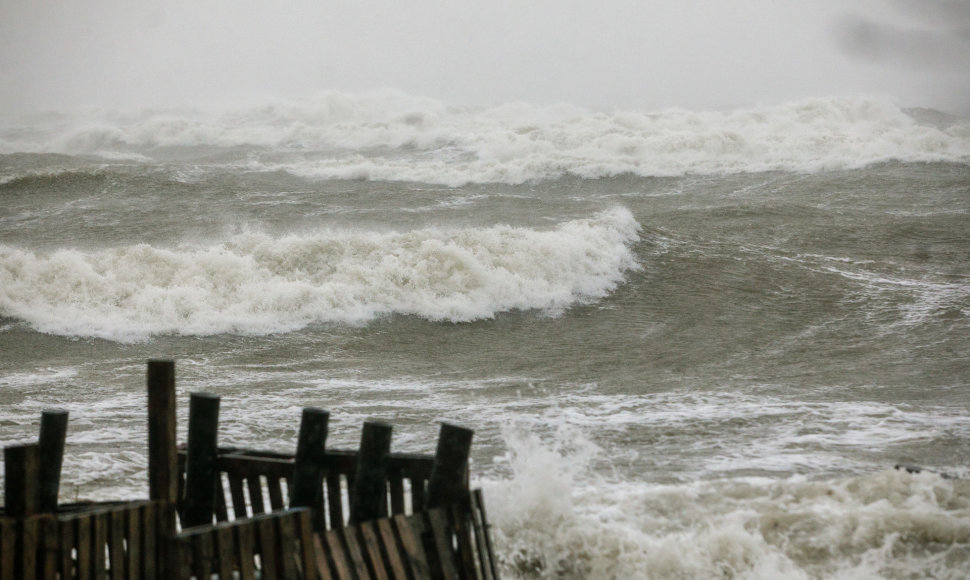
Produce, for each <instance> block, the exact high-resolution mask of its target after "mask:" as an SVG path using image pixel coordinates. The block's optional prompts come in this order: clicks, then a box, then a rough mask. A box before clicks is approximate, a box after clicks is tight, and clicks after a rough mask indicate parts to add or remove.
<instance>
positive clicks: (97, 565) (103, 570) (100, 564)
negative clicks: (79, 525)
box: [91, 512, 108, 578]
mask: <svg viewBox="0 0 970 580" xmlns="http://www.w3.org/2000/svg"><path fill="white" fill-rule="evenodd" d="M91 521H92V523H93V524H94V529H93V536H92V542H91V549H92V551H93V552H94V553H93V554H92V555H93V556H94V558H93V564H94V574H95V576H97V577H98V578H104V577H105V575H106V574H107V572H108V562H107V554H106V550H105V548H107V545H108V514H106V513H104V512H102V513H97V514H93V517H92V518H91Z"/></svg>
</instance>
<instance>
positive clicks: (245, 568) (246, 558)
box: [234, 522, 256, 580]
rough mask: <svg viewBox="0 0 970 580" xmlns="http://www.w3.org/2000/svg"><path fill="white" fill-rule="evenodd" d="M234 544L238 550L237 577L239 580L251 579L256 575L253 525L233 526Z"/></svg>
mask: <svg viewBox="0 0 970 580" xmlns="http://www.w3.org/2000/svg"><path fill="white" fill-rule="evenodd" d="M234 529H235V534H236V546H237V549H238V550H239V577H240V579H241V580H253V578H255V577H256V563H255V560H254V556H255V550H256V540H255V534H254V531H253V526H252V525H251V524H249V523H248V522H247V523H246V524H245V525H241V526H235V528H234Z"/></svg>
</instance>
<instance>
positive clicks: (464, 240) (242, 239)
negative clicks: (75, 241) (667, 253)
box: [0, 208, 640, 341]
mask: <svg viewBox="0 0 970 580" xmlns="http://www.w3.org/2000/svg"><path fill="white" fill-rule="evenodd" d="M639 229H640V226H639V224H638V223H637V222H636V220H635V219H634V218H633V216H632V214H631V213H630V212H629V211H628V210H627V209H625V208H615V209H611V210H607V211H604V212H602V213H599V214H597V215H595V216H593V217H591V218H588V219H578V220H573V221H567V222H564V223H561V224H559V225H558V226H556V227H554V228H553V229H550V230H536V229H525V228H516V227H511V226H505V225H496V226H491V227H483V228H466V229H452V230H445V229H438V228H428V229H420V230H413V231H407V232H376V231H357V230H348V231H321V232H311V233H302V234H290V235H285V236H282V237H273V236H270V235H268V234H265V233H262V232H248V233H243V234H238V235H236V236H233V237H232V238H231V239H229V240H226V241H223V242H220V243H215V244H211V245H207V246H180V247H174V248H166V247H154V246H150V245H147V244H136V245H130V246H124V247H118V248H110V249H103V250H98V251H82V250H78V249H73V248H64V249H60V250H57V251H54V252H51V253H39V252H35V251H32V250H29V249H24V248H17V247H9V246H3V245H0V315H2V316H8V317H13V318H17V319H20V320H23V321H26V322H27V323H29V324H30V325H31V326H32V327H33V328H35V329H37V330H39V331H42V332H47V333H53V334H59V335H69V336H93V337H102V338H107V339H111V340H120V341H130V340H142V339H145V338H147V337H149V336H151V335H156V334H181V335H210V334H219V333H247V334H267V333H273V332H284V331H291V330H295V329H299V328H303V327H305V326H307V325H309V324H313V323H349V324H361V323H366V322H368V321H371V320H374V319H375V318H378V317H380V316H384V315H389V314H405V315H415V316H420V317H423V318H426V319H429V320H435V321H448V322H466V321H473V320H479V319H486V318H490V317H493V316H494V315H495V314H496V313H498V312H502V311H508V310H514V309H539V310H543V311H547V312H550V313H555V312H557V311H560V310H562V309H565V308H568V307H570V306H572V305H574V304H577V303H580V302H584V301H589V300H595V299H599V298H602V297H604V296H606V295H608V294H609V293H610V292H611V291H612V290H613V289H614V288H615V287H616V286H617V285H618V284H620V283H621V282H622V281H623V279H624V276H625V273H626V272H627V271H629V270H631V269H635V268H637V267H638V266H637V263H636V260H635V258H634V254H633V251H632V249H631V246H632V244H634V243H635V242H636V241H637V240H638V239H639V234H638V232H639Z"/></svg>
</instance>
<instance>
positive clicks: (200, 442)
mask: <svg viewBox="0 0 970 580" xmlns="http://www.w3.org/2000/svg"><path fill="white" fill-rule="evenodd" d="M218 431H219V397H217V396H216V395H211V394H209V393H192V394H191V395H190V396H189V440H188V448H187V451H186V458H185V498H184V501H183V503H182V527H183V528H189V527H192V526H201V525H204V524H211V523H212V514H213V512H214V511H215V503H216V483H217V482H218V481H219V470H218V468H217V466H216V454H217V453H218Z"/></svg>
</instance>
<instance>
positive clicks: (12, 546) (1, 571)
mask: <svg viewBox="0 0 970 580" xmlns="http://www.w3.org/2000/svg"><path fill="white" fill-rule="evenodd" d="M16 546H17V520H15V519H13V518H0V578H13V577H14V571H13V570H14V561H15V554H16V553H17V548H16Z"/></svg>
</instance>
